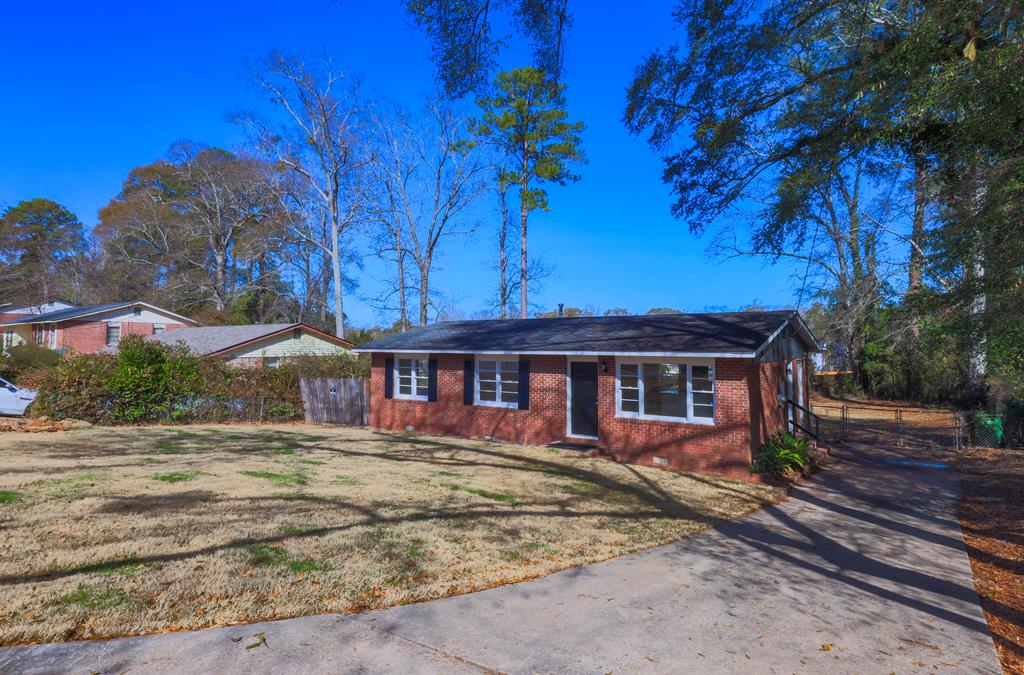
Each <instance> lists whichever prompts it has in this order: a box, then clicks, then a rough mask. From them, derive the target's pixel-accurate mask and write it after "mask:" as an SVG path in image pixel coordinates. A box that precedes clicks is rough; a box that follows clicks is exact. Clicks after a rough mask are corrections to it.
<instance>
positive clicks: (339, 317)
mask: <svg viewBox="0 0 1024 675" xmlns="http://www.w3.org/2000/svg"><path fill="white" fill-rule="evenodd" d="M340 238H341V232H340V230H339V227H338V211H337V208H336V207H335V208H334V209H332V213H331V268H332V269H331V271H332V272H333V274H334V334H335V335H337V336H338V337H340V338H342V339H344V337H345V303H344V300H343V299H342V291H341V242H339V241H338V240H339V239H340Z"/></svg>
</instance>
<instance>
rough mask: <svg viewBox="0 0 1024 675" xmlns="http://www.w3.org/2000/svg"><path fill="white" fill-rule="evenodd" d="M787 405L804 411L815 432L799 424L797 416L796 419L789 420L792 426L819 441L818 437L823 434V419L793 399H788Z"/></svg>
mask: <svg viewBox="0 0 1024 675" xmlns="http://www.w3.org/2000/svg"><path fill="white" fill-rule="evenodd" d="M786 404H787V405H791V406H793V407H794V408H796V409H797V410H802V411H803V412H805V413H807V417H808V419H810V420H811V422H812V426H813V427H814V431H811V430H810V429H807V428H805V427H804V426H803V425H802V424H800V423H799V422H797V421H796V419H795V417H796V416H794V419H791V420H789V423H790V424H792V425H793V426H794V427H796V428H797V429H799V430H800V431H802V432H804V433H805V434H807V435H808V436H810V437H811V438H813V439H814V440H818V435H819V434H820V433H821V418H820V417H818V416H817V415H816V414H814V412H813V411H811V409H810V408H805V407H804V406H802V405H800V404H799V403H797V402H796V401H794V400H792V399H786Z"/></svg>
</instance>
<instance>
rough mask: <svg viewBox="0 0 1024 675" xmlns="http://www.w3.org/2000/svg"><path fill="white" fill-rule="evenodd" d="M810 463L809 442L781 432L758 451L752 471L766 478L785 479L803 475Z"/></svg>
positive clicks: (755, 454)
mask: <svg viewBox="0 0 1024 675" xmlns="http://www.w3.org/2000/svg"><path fill="white" fill-rule="evenodd" d="M810 463H811V448H810V446H809V445H808V444H807V441H805V440H803V439H801V438H797V437H796V436H794V435H792V434H790V433H787V432H785V431H780V432H778V433H776V434H775V435H774V436H772V437H771V438H769V439H768V442H767V443H765V444H764V445H762V446H761V447H760V448H758V449H757V452H755V453H754V461H753V463H752V465H751V469H752V470H753V471H754V473H759V474H762V475H765V476H777V477H783V476H787V475H790V476H791V475H794V474H798V473H801V472H802V471H803V470H804V469H805V468H806V467H807V466H809V465H810Z"/></svg>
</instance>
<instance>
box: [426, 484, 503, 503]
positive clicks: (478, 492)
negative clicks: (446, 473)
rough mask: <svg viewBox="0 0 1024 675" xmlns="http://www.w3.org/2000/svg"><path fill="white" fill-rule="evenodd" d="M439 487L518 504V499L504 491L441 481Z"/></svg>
mask: <svg viewBox="0 0 1024 675" xmlns="http://www.w3.org/2000/svg"><path fill="white" fill-rule="evenodd" d="M441 487H446V488H448V489H449V490H458V491H460V492H468V493H469V494H471V495H476V496H477V497H483V498H484V499H493V500H494V501H496V502H502V503H503V504H508V505H509V506H519V500H518V499H516V498H515V497H513V496H512V495H508V494H505V493H504V492H491V491H490V490H481V489H480V488H475V487H469V486H468V485H460V484H459V483H441Z"/></svg>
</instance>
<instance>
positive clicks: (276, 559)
mask: <svg viewBox="0 0 1024 675" xmlns="http://www.w3.org/2000/svg"><path fill="white" fill-rule="evenodd" d="M245 550H246V552H247V553H248V554H249V560H248V562H249V564H250V565H256V566H257V567H280V566H284V567H287V568H288V569H290V570H291V571H292V572H295V573H296V574H299V573H305V572H319V571H321V570H323V569H325V565H324V564H323V563H321V562H319V561H317V560H313V559H312V558H305V557H298V556H293V555H292V554H290V553H288V551H286V550H284V549H283V548H281V547H280V546H271V545H270V544H253V545H252V546H250V547H248V548H247V549H245Z"/></svg>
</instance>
